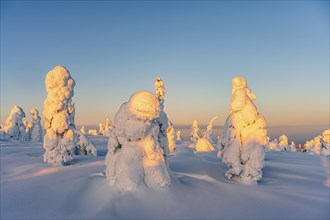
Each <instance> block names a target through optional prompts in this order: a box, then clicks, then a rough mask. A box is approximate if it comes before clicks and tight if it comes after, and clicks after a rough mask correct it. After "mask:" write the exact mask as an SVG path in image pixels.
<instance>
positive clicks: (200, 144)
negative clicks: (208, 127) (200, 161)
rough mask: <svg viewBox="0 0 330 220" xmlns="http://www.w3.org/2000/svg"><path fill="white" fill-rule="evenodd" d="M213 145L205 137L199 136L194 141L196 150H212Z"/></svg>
mask: <svg viewBox="0 0 330 220" xmlns="http://www.w3.org/2000/svg"><path fill="white" fill-rule="evenodd" d="M213 150H214V147H213V145H212V143H211V142H210V141H209V139H208V138H207V137H202V138H199V139H198V140H197V142H196V152H207V151H213Z"/></svg>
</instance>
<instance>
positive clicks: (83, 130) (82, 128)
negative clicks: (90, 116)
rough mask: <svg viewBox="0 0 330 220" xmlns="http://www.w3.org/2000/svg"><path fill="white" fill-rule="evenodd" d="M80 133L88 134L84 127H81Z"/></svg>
mask: <svg viewBox="0 0 330 220" xmlns="http://www.w3.org/2000/svg"><path fill="white" fill-rule="evenodd" d="M80 132H81V133H83V134H86V131H85V126H84V125H83V126H81V128H80Z"/></svg>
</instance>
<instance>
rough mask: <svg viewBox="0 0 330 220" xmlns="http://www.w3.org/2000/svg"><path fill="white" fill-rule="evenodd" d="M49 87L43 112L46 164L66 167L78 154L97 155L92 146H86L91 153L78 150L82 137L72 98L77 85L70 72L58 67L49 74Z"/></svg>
mask: <svg viewBox="0 0 330 220" xmlns="http://www.w3.org/2000/svg"><path fill="white" fill-rule="evenodd" d="M45 84H46V91H47V97H46V99H45V101H44V111H43V118H44V120H45V128H46V134H45V136H44V148H45V150H46V152H45V154H44V162H45V163H54V164H62V165H64V164H66V163H68V162H70V161H71V160H72V159H73V155H74V154H75V153H77V152H93V154H95V155H96V149H95V147H94V146H93V145H92V144H89V145H87V146H86V145H84V146H85V147H86V148H88V149H79V150H78V149H77V148H79V146H78V145H77V144H78V142H79V141H80V139H79V138H80V137H81V135H80V134H79V135H78V134H77V131H76V129H75V128H76V127H75V124H74V116H75V108H74V103H73V101H72V97H73V94H74V91H73V90H74V86H75V81H74V80H73V78H72V77H71V75H70V73H69V71H68V70H67V69H66V68H65V67H63V66H56V67H55V68H54V69H52V70H51V71H50V72H48V73H47V75H46V80H45ZM82 135H83V134H82ZM80 146H82V145H80Z"/></svg>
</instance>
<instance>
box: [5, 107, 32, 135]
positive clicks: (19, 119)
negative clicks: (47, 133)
mask: <svg viewBox="0 0 330 220" xmlns="http://www.w3.org/2000/svg"><path fill="white" fill-rule="evenodd" d="M23 118H25V113H24V111H23V109H22V108H21V107H19V106H18V105H15V106H14V107H13V108H12V110H11V111H10V114H9V116H8V118H7V120H6V125H5V126H4V128H3V129H2V130H3V132H4V138H5V139H12V140H22V141H25V140H28V139H29V138H28V137H29V134H28V133H26V127H25V125H24V123H23Z"/></svg>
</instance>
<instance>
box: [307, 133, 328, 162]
mask: <svg viewBox="0 0 330 220" xmlns="http://www.w3.org/2000/svg"><path fill="white" fill-rule="evenodd" d="M304 148H305V151H307V152H310V153H312V154H318V155H323V156H329V155H330V129H327V130H325V131H323V132H322V134H321V135H318V136H316V137H315V138H314V139H313V140H310V141H306V143H305V145H304Z"/></svg>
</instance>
